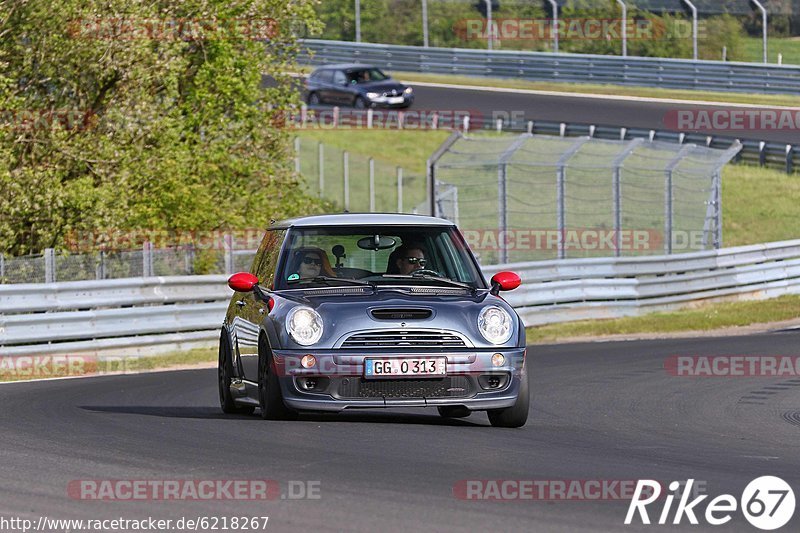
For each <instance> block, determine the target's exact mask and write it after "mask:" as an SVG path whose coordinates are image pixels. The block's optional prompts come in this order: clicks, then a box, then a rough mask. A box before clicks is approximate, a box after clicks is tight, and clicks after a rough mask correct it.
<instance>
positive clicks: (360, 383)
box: [338, 376, 472, 398]
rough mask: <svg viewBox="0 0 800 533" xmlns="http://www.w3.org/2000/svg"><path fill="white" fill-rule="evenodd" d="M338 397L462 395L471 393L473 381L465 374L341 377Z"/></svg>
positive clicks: (433, 396)
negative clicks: (420, 376)
mask: <svg viewBox="0 0 800 533" xmlns="http://www.w3.org/2000/svg"><path fill="white" fill-rule="evenodd" d="M338 394H339V397H341V398H462V397H466V396H470V395H472V385H471V384H470V381H469V380H468V379H467V378H466V377H464V376H448V377H445V378H442V379H376V380H369V379H363V378H360V379H359V378H351V379H346V380H342V382H341V383H340V384H339V390H338Z"/></svg>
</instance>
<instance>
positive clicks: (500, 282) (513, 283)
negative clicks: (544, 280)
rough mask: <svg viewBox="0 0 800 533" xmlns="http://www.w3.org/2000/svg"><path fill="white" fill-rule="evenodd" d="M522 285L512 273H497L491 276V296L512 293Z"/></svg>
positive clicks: (518, 278)
mask: <svg viewBox="0 0 800 533" xmlns="http://www.w3.org/2000/svg"><path fill="white" fill-rule="evenodd" d="M521 284H522V280H521V279H520V277H519V276H518V275H517V274H515V273H513V272H498V273H497V274H495V275H494V276H492V294H494V295H497V294H498V293H499V292H500V291H513V290H514V289H516V288H517V287H519V286H520V285H521Z"/></svg>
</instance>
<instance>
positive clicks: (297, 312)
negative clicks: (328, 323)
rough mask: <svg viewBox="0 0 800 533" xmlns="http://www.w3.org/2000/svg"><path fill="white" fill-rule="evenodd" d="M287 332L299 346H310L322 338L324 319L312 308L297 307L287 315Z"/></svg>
mask: <svg viewBox="0 0 800 533" xmlns="http://www.w3.org/2000/svg"><path fill="white" fill-rule="evenodd" d="M286 332H287V333H289V335H290V336H291V337H292V339H294V341H295V342H296V343H297V344H301V345H303V346H310V345H312V344H314V343H316V342H317V341H318V340H319V339H320V337H322V317H321V316H319V313H317V312H316V311H314V310H313V309H311V308H310V307H305V306H298V307H295V308H294V309H292V310H291V311H289V314H288V315H286Z"/></svg>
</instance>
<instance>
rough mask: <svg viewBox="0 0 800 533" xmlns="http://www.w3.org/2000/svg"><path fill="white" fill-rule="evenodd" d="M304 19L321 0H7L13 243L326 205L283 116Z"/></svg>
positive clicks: (2, 32) (9, 226)
mask: <svg viewBox="0 0 800 533" xmlns="http://www.w3.org/2000/svg"><path fill="white" fill-rule="evenodd" d="M301 26H306V27H308V28H310V29H311V31H312V32H313V31H315V30H317V29H318V28H319V23H318V21H317V19H316V16H315V14H314V11H313V0H294V1H292V2H285V1H284V0H236V1H226V0H182V1H167V0H161V1H158V0H157V1H155V2H153V1H151V0H6V1H4V2H2V3H0V110H2V113H3V118H2V120H1V121H2V122H3V123H4V124H3V126H1V127H0V190H2V191H3V194H2V195H0V251H4V252H6V253H9V252H10V253H12V254H25V253H35V252H38V251H40V250H41V249H42V248H45V247H57V248H58V247H63V246H64V236H65V235H67V234H69V233H70V232H73V231H77V232H81V231H98V230H99V231H102V230H104V229H108V228H113V229H120V230H126V229H135V228H148V229H166V230H212V229H219V228H242V227H254V226H255V227H265V226H266V225H267V224H268V221H269V220H270V219H273V218H280V217H284V216H289V215H295V214H299V213H303V212H307V211H311V210H314V209H316V208H317V206H316V204H315V202H314V201H313V200H311V199H310V198H308V197H307V196H305V195H304V194H303V192H302V191H301V189H300V188H299V187H298V184H297V181H296V179H297V178H296V176H294V175H293V171H292V168H291V165H290V164H289V163H290V161H291V153H290V146H289V145H290V143H289V132H288V131H287V130H286V128H285V124H284V123H283V121H282V119H281V117H283V116H285V114H286V113H287V111H288V110H289V108H290V106H291V105H292V104H293V103H296V99H297V95H296V93H295V91H294V90H293V89H292V88H291V86H290V84H291V78H290V76H289V74H288V72H291V71H292V69H293V67H294V56H295V53H296V48H297V45H296V40H295V35H296V34H297V32H298V28H299V27H301ZM264 74H266V75H269V76H271V77H273V78H274V79H275V80H276V81H277V83H276V84H275V86H274V87H270V88H268V89H263V88H262V86H261V85H262V75H264Z"/></svg>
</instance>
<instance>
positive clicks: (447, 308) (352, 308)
mask: <svg viewBox="0 0 800 533" xmlns="http://www.w3.org/2000/svg"><path fill="white" fill-rule="evenodd" d="M519 284H520V278H519V276H517V275H516V274H514V273H512V272H500V273H498V274H496V275H495V276H494V277H493V278H492V280H491V285H487V283H486V281H485V279H484V277H483V275H482V273H481V271H480V269H479V267H478V263H477V261H476V260H475V257H474V256H473V255H472V253H471V252H470V250H469V247H468V246H467V244H466V242H465V241H464V238H463V237H462V235H461V233H460V232H459V231H458V229H457V228H456V226H455V225H453V223H452V222H450V221H447V220H443V219H439V218H432V217H424V216H417V215H397V214H337V215H319V216H311V217H305V218H298V219H293V220H287V221H284V222H281V223H277V224H274V225H272V226H270V228H269V229H268V230H267V232H266V235H265V237H264V239H263V241H262V242H261V245H260V247H259V249H258V253H257V254H256V257H255V260H254V261H253V266H252V268H251V269H250V272H240V273H238V274H234V275H233V276H231V278H230V279H229V280H228V285H229V286H230V287H231V289H233V290H234V291H235V294H234V295H233V297H232V298H231V302H230V305H229V306H228V311H227V314H226V316H225V322H224V324H223V327H222V330H221V335H220V344H219V398H220V404H221V406H222V410H223V411H224V412H225V413H252V412H254V411H255V409H256V407H258V408H259V409H260V412H261V415H262V417H263V418H266V419H287V418H292V417H294V416H296V415H297V413H298V412H307V411H342V410H345V409H351V410H352V409H376V408H386V407H436V408H437V409H438V411H439V414H441V415H442V416H445V417H463V416H468V415H469V414H470V413H471V412H472V411H487V412H488V415H489V420H490V422H491V423H492V425H493V426H500V427H519V426H522V425H524V424H525V422H526V420H527V418H528V404H529V397H528V378H527V373H526V370H525V354H526V350H525V328H524V327H523V324H522V321H521V320H520V318H519V316H518V315H517V314H516V312H515V311H514V309H513V308H512V307H511V306H510V305H508V303H506V302H505V300H503V299H502V298H501V297H500V296H499V292H500V291H505V290H512V289H515V288H516V287H518V286H519Z"/></svg>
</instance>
